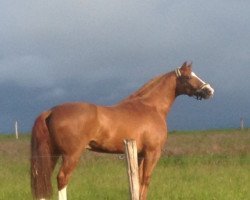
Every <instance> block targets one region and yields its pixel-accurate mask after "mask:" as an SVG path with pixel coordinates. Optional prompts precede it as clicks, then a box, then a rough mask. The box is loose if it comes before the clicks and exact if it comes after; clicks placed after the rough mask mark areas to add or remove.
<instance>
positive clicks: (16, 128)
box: [15, 121, 18, 139]
mask: <svg viewBox="0 0 250 200" xmlns="http://www.w3.org/2000/svg"><path fill="white" fill-rule="evenodd" d="M15 134H16V139H18V124H17V121H16V122H15Z"/></svg>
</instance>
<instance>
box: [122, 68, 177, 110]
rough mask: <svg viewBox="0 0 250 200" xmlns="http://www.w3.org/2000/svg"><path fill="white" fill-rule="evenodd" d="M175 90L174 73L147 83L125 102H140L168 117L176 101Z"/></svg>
mask: <svg viewBox="0 0 250 200" xmlns="http://www.w3.org/2000/svg"><path fill="white" fill-rule="evenodd" d="M175 88H176V77H175V74H174V73H173V72H170V73H168V74H165V75H162V76H159V77H157V78H155V80H154V79H153V80H151V81H150V82H149V83H146V84H145V85H144V86H143V87H142V88H140V89H139V90H138V91H136V92H135V93H133V94H132V95H130V96H129V97H128V98H127V99H125V100H124V101H133V100H139V101H141V102H142V103H144V104H147V105H149V106H152V107H155V108H156V109H157V110H159V111H161V112H162V113H163V114H164V115H166V114H167V113H168V111H169V110H170V108H171V106H172V104H173V102H174V100H175V97H176V96H175ZM124 101H123V102H124Z"/></svg>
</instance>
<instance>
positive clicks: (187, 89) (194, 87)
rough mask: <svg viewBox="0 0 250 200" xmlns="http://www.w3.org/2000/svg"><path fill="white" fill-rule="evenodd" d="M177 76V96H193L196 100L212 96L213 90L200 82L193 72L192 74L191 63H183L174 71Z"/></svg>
mask: <svg viewBox="0 0 250 200" xmlns="http://www.w3.org/2000/svg"><path fill="white" fill-rule="evenodd" d="M175 73H176V76H177V86H176V93H177V95H180V94H186V95H189V96H194V97H195V98H196V99H198V100H201V99H209V98H211V97H212V96H213V94H214V89H213V88H212V87H211V86H210V85H209V84H208V83H205V82H204V81H202V80H201V79H200V78H199V77H198V76H197V75H196V74H195V73H194V72H192V63H190V64H188V63H187V62H185V63H183V65H182V66H181V67H180V68H177V69H176V70H175Z"/></svg>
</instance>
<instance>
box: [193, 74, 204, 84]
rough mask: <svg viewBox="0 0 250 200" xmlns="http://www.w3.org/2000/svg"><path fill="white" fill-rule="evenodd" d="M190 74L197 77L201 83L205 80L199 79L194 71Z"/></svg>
mask: <svg viewBox="0 0 250 200" xmlns="http://www.w3.org/2000/svg"><path fill="white" fill-rule="evenodd" d="M191 76H193V77H195V78H197V79H198V80H199V81H200V82H202V84H205V82H204V81H203V80H201V79H200V78H199V77H198V76H196V74H195V73H194V72H192V73H191Z"/></svg>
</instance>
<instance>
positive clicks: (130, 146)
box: [124, 140, 139, 200]
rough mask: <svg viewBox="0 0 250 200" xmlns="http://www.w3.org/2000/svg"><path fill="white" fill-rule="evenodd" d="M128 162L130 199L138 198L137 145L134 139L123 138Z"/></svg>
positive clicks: (137, 199)
mask: <svg viewBox="0 0 250 200" xmlns="http://www.w3.org/2000/svg"><path fill="white" fill-rule="evenodd" d="M124 144H125V152H126V158H127V164H128V178H129V188H130V196H131V200H139V175H138V160H137V146H136V142H135V141H134V140H124Z"/></svg>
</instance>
